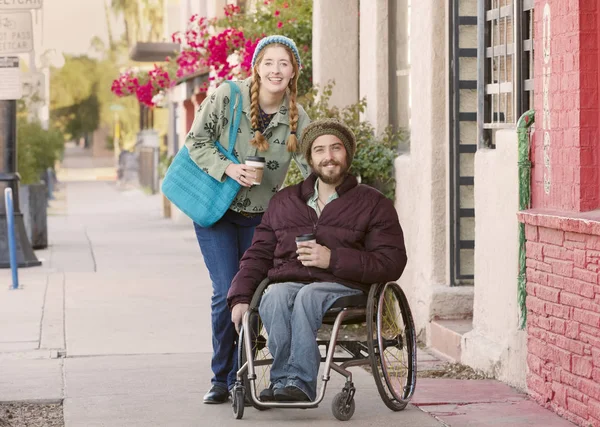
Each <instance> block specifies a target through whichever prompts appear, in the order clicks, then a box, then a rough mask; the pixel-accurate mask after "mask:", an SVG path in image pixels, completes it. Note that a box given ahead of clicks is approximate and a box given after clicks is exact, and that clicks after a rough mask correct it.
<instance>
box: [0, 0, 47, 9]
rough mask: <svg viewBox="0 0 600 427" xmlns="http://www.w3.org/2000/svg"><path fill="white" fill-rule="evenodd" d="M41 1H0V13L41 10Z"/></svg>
mask: <svg viewBox="0 0 600 427" xmlns="http://www.w3.org/2000/svg"><path fill="white" fill-rule="evenodd" d="M41 8H42V0H0V12H1V11H3V10H26V9H41Z"/></svg>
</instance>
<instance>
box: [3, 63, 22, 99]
mask: <svg viewBox="0 0 600 427" xmlns="http://www.w3.org/2000/svg"><path fill="white" fill-rule="evenodd" d="M21 96H22V86H21V70H19V57H17V56H8V57H4V58H0V100H3V101H6V100H12V99H20V98H21Z"/></svg>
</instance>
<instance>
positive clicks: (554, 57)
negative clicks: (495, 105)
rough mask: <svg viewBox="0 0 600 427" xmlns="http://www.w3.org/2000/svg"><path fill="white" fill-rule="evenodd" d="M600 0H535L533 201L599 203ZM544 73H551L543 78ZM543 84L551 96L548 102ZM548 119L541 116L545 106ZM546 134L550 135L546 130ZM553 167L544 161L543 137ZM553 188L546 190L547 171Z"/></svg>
mask: <svg viewBox="0 0 600 427" xmlns="http://www.w3.org/2000/svg"><path fill="white" fill-rule="evenodd" d="M597 3H598V1H597V0H545V1H541V0H538V1H536V3H535V19H536V22H535V52H536V55H535V105H536V132H535V135H534V143H533V153H534V168H533V175H532V182H533V184H532V205H533V207H535V208H551V209H560V210H566V211H578V212H582V211H588V210H592V209H596V208H599V207H600V174H599V173H598V168H599V167H600V156H599V155H598V152H597V150H598V148H597V146H598V142H599V138H598V133H599V122H598V117H599V114H600V111H599V107H598V90H599V88H600V82H599V75H598V66H599V54H598V52H599V38H598V25H599V22H598V4H597ZM546 5H548V8H549V9H548V10H549V12H550V15H549V16H550V32H549V34H550V37H549V39H548V41H547V42H546V45H547V47H549V60H548V61H547V62H546V60H545V59H544V54H543V52H544V38H543V35H544V25H543V24H544V10H545V8H546ZM544 73H548V75H549V77H548V78H547V80H546V83H545V82H544ZM544 86H547V89H548V95H547V102H546V103H544ZM545 106H546V108H547V109H548V110H549V122H548V123H546V124H545V126H544V121H543V120H542V119H543V111H544V107H545ZM546 134H547V136H546ZM545 137H546V138H548V140H549V141H550V149H549V157H550V167H549V168H547V167H545V165H544V138H545ZM545 174H546V175H547V176H549V179H550V191H549V192H548V193H547V192H546V191H544V175H545Z"/></svg>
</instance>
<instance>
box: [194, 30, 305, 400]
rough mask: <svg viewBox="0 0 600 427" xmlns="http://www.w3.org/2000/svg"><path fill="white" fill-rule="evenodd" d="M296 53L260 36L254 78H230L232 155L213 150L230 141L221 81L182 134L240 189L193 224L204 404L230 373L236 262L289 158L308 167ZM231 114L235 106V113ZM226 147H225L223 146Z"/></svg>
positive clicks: (225, 390) (223, 392)
mask: <svg viewBox="0 0 600 427" xmlns="http://www.w3.org/2000/svg"><path fill="white" fill-rule="evenodd" d="M300 66H301V63H300V55H299V53H298V48H297V47H296V45H295V43H294V42H293V40H291V39H289V38H287V37H283V36H279V35H275V36H269V37H265V38H264V39H262V40H261V41H260V42H259V43H258V45H257V47H256V51H255V52H254V56H253V58H252V77H250V78H248V79H246V80H244V81H240V82H236V84H237V85H238V86H239V88H240V91H241V94H242V100H241V106H240V105H239V104H238V105H237V106H236V108H240V107H241V108H242V119H241V121H240V127H239V130H238V137H237V141H236V145H235V149H234V154H235V155H236V157H237V158H238V160H239V161H240V164H235V163H232V162H231V161H229V160H228V159H227V158H225V157H224V156H222V155H219V152H218V151H217V149H216V146H215V144H214V142H215V141H216V140H218V141H220V142H221V143H223V142H224V141H225V142H226V141H228V140H229V139H228V138H229V135H228V134H229V126H228V125H229V120H232V119H233V118H230V117H228V115H229V102H232V100H231V96H230V94H231V89H230V87H229V85H227V84H222V85H220V86H219V87H218V88H217V90H216V91H215V92H214V93H213V94H212V95H211V96H210V97H208V98H206V99H205V100H204V101H203V102H202V105H201V106H200V109H199V110H198V112H197V114H196V117H195V120H194V123H193V125H192V128H191V130H190V132H189V134H188V136H187V139H186V143H185V144H186V147H187V148H188V150H189V153H190V157H191V158H192V160H194V162H196V164H198V166H200V167H201V168H203V169H204V170H205V171H206V172H207V173H208V174H209V175H211V176H212V177H213V178H215V179H218V180H224V179H225V178H226V177H225V175H227V176H229V177H231V178H232V179H234V180H236V181H237V182H238V183H239V184H240V185H241V189H240V191H239V193H238V194H237V196H236V198H235V199H234V201H233V203H232V204H231V207H230V208H229V210H228V211H227V212H226V213H225V215H224V216H223V218H222V219H221V220H220V221H218V222H217V223H216V224H214V225H213V226H212V227H208V228H203V227H200V226H199V225H198V224H194V228H195V230H196V237H197V238H198V244H199V245H200V250H201V252H202V256H203V257H204V262H205V264H206V266H207V268H208V271H209V273H210V278H211V281H212V285H213V296H212V304H211V310H212V341H213V357H212V364H211V366H212V371H213V374H214V376H213V378H212V380H211V382H212V387H211V388H210V390H209V391H208V393H207V394H206V395H205V396H204V403H223V402H226V401H227V399H228V396H229V389H231V387H233V385H234V383H235V378H236V370H237V360H236V357H235V355H236V344H235V342H236V339H237V334H236V331H235V327H234V325H233V323H231V315H230V312H229V308H228V307H227V292H228V291H229V287H230V285H231V281H232V280H233V277H234V276H235V274H236V273H237V271H238V268H239V261H240V259H241V257H242V255H243V254H244V252H245V251H246V249H248V248H249V247H250V244H251V243H252V236H253V234H254V228H255V227H256V226H257V225H258V224H259V223H260V221H261V218H262V213H263V212H264V211H265V209H266V208H267V206H268V203H269V200H270V199H271V197H272V196H273V194H275V193H276V192H277V190H278V189H279V188H280V187H281V185H282V184H283V181H284V179H285V176H286V173H287V170H288V167H289V165H290V161H291V160H292V159H294V160H295V161H296V163H297V164H298V166H299V167H300V171H301V172H302V174H303V175H305V176H306V175H308V166H307V165H306V162H305V161H304V158H303V157H302V156H301V155H300V154H299V153H298V152H297V151H298V139H297V135H300V134H301V132H302V130H303V129H304V127H305V126H307V125H308V123H309V118H308V116H307V115H306V113H305V112H304V109H303V108H302V107H301V106H300V105H298V104H297V103H296V96H297V82H298V74H299V71H300ZM236 111H237V110H236ZM225 148H226V147H225ZM257 155H258V156H261V157H264V158H265V168H264V174H263V177H262V182H261V184H260V185H254V186H253V185H252V184H251V183H252V182H253V181H254V178H255V171H256V170H255V169H254V168H253V167H250V166H246V165H244V161H245V159H246V158H247V157H249V156H257Z"/></svg>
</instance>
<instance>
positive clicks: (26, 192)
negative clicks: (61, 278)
mask: <svg viewBox="0 0 600 427" xmlns="http://www.w3.org/2000/svg"><path fill="white" fill-rule="evenodd" d="M19 197H20V207H21V212H22V213H23V223H24V224H25V232H26V234H27V237H28V238H29V241H30V242H31V247H32V248H33V249H45V248H47V247H48V210H47V206H48V190H47V188H46V184H41V183H40V184H28V185H21V186H20V189H19Z"/></svg>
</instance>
